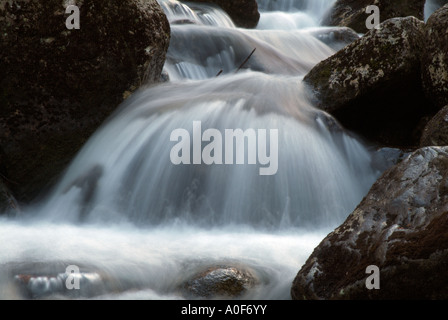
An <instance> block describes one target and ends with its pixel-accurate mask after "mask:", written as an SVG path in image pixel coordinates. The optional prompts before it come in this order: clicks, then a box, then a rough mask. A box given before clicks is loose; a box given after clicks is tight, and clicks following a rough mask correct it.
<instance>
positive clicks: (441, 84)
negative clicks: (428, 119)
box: [422, 4, 448, 108]
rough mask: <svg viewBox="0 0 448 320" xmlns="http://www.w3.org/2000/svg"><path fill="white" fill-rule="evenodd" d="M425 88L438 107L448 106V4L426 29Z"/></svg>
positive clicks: (429, 20) (423, 77) (423, 58)
mask: <svg viewBox="0 0 448 320" xmlns="http://www.w3.org/2000/svg"><path fill="white" fill-rule="evenodd" d="M425 33H426V35H425V43H424V46H423V48H424V49H423V53H422V79H423V87H424V90H425V93H426V94H427V97H428V99H430V100H431V101H432V102H433V103H434V104H435V105H436V106H437V107H439V108H442V107H444V106H445V105H447V104H448V4H447V5H445V6H443V7H442V8H440V9H439V10H437V11H436V12H434V13H433V14H432V15H431V16H430V17H429V19H428V21H427V23H426V27H425Z"/></svg>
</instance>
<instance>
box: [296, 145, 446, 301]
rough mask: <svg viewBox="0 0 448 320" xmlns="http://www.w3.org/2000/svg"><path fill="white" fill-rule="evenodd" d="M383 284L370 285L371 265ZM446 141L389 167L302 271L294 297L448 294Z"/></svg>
mask: <svg viewBox="0 0 448 320" xmlns="http://www.w3.org/2000/svg"><path fill="white" fill-rule="evenodd" d="M370 265H376V266H377V267H378V268H379V270H380V290H375V289H374V290H368V289H367V288H366V280H367V277H368V274H366V268H367V267H368V266H370ZM447 267H448V147H428V148H422V149H419V150H417V151H415V152H414V153H412V154H411V155H410V156H409V157H408V158H406V159H405V160H403V161H402V162H401V163H400V164H398V165H396V166H395V167H393V168H391V169H390V170H388V171H386V172H385V173H384V174H383V176H382V177H381V178H380V179H378V181H377V182H376V183H375V184H374V185H373V186H372V188H371V190H370V192H369V193H368V195H367V196H366V197H365V198H364V199H363V201H362V202H361V203H360V204H359V206H358V207H357V208H356V209H355V211H354V212H353V213H351V214H350V215H349V217H348V218H347V220H346V221H345V222H344V223H343V224H342V225H341V226H339V227H338V228H336V229H335V230H334V231H333V232H332V233H330V234H329V235H328V236H327V237H326V238H325V239H324V240H323V241H322V242H321V243H320V244H319V246H318V247H317V248H316V249H315V250H314V252H313V253H312V255H311V256H310V257H309V259H308V260H307V261H306V263H305V264H304V265H303V267H302V268H301V270H300V271H299V273H298V274H297V276H296V278H295V280H294V283H293V286H292V289H291V294H292V298H293V299H398V300H399V299H447V298H448V290H447V288H448V273H447V272H446V270H447Z"/></svg>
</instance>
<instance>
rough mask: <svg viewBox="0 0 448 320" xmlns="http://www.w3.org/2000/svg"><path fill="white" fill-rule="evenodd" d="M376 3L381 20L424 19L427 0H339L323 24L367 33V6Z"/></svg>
mask: <svg viewBox="0 0 448 320" xmlns="http://www.w3.org/2000/svg"><path fill="white" fill-rule="evenodd" d="M370 5H376V6H378V8H379V9H380V21H381V22H384V21H386V20H388V19H391V18H396V17H408V16H414V17H416V18H418V19H420V20H423V13H424V6H425V0H403V1H389V0H374V1H372V0H360V1H354V0H337V1H336V3H335V5H334V6H333V8H332V9H331V10H330V11H329V12H328V14H327V15H326V16H325V18H324V19H323V25H328V26H341V27H349V28H352V29H354V30H356V31H357V32H360V33H366V32H367V31H368V29H367V27H366V20H367V18H368V17H369V15H370V14H369V13H366V8H367V6H370Z"/></svg>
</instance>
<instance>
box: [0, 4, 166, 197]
mask: <svg viewBox="0 0 448 320" xmlns="http://www.w3.org/2000/svg"><path fill="white" fill-rule="evenodd" d="M63 3H65V2H64V1H60V0H46V1H40V0H11V1H2V2H1V4H0V32H1V35H2V41H1V42H0V70H1V73H2V77H1V79H0V110H1V112H0V149H1V150H0V151H1V152H0V163H1V164H2V168H1V172H0V174H2V175H3V176H5V177H6V178H8V180H13V181H15V182H16V183H17V184H14V185H12V186H11V188H12V191H13V193H14V195H15V196H16V197H17V199H18V200H19V201H29V200H31V199H33V198H34V197H35V196H36V194H37V193H38V192H39V191H40V190H41V189H42V188H43V186H44V185H45V184H46V183H47V182H49V181H51V179H52V178H54V177H55V176H56V175H57V174H58V173H60V172H61V170H62V169H63V168H64V167H65V166H66V165H67V163H68V162H69V161H70V160H71V158H72V157H73V155H74V154H75V153H76V152H77V151H78V150H79V148H80V147H81V146H82V144H83V143H84V142H85V141H86V140H87V139H88V138H89V136H90V135H91V134H92V133H93V132H94V131H95V130H96V128H97V127H98V126H99V125H100V124H101V123H102V122H103V121H104V120H105V119H106V118H107V116H108V115H109V114H110V113H111V112H112V111H113V110H114V109H115V108H116V107H117V106H118V104H119V103H121V102H122V100H123V94H124V93H126V92H127V93H129V92H132V91H134V90H136V89H137V88H138V87H139V86H140V85H142V84H145V83H151V82H155V81H159V79H160V75H161V72H162V68H163V64H164V61H165V54H166V51H167V49H168V45H169V39H170V27H169V24H168V21H167V19H166V16H165V14H164V13H163V11H162V9H161V8H160V6H159V4H158V3H157V1H156V0H148V1H140V0H126V1H123V0H110V1H91V0H85V1H74V2H73V3H74V4H77V5H78V6H79V9H80V29H79V30H77V29H71V30H69V29H67V27H66V19H67V18H68V17H69V14H66V13H65V7H64V6H63Z"/></svg>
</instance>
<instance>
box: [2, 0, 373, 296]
mask: <svg viewBox="0 0 448 320" xmlns="http://www.w3.org/2000/svg"><path fill="white" fill-rule="evenodd" d="M159 2H160V4H161V5H162V7H163V9H164V10H165V12H166V14H167V16H168V19H169V21H170V23H171V28H172V39H171V44H170V48H169V50H168V54H167V60H166V64H165V68H164V70H165V72H166V74H167V76H168V78H169V81H167V82H165V83H163V84H159V85H153V86H142V87H141V88H140V89H139V90H138V91H137V92H135V93H134V94H133V95H132V96H131V97H129V98H128V99H127V100H126V101H125V102H124V103H123V104H122V105H121V106H120V107H119V108H118V110H117V111H116V112H115V113H114V114H113V115H112V116H111V117H110V118H109V119H108V120H107V121H106V123H105V124H104V125H103V126H102V127H101V128H99V129H98V131H97V132H96V133H95V134H94V135H93V136H92V137H91V138H90V140H89V141H88V142H87V143H86V145H85V146H84V147H83V148H82V150H81V151H80V152H79V154H78V155H77V156H76V157H75V158H74V159H73V161H72V163H71V164H70V166H69V167H68V168H67V170H66V171H65V172H64V175H63V176H62V177H61V179H60V181H59V182H58V183H57V184H56V186H55V187H54V189H53V190H52V191H51V192H50V193H49V194H48V195H47V197H45V198H44V199H43V200H42V201H41V202H40V203H39V204H36V205H33V206H31V207H30V208H26V209H25V210H24V214H23V216H22V217H19V218H16V219H11V218H0V246H2V248H1V250H0V264H1V265H2V266H4V268H3V269H2V271H0V298H17V299H21V298H23V296H21V295H20V294H19V293H18V290H16V289H13V288H14V281H13V279H11V275H13V276H14V275H15V278H14V279H16V280H17V279H20V277H22V278H23V277H26V275H28V274H30V273H32V274H44V275H47V274H49V273H52V272H53V273H55V274H58V273H60V272H61V270H64V268H65V267H66V265H67V264H68V263H70V264H74V265H79V266H80V267H81V269H82V270H84V271H85V273H84V276H83V277H84V278H83V279H84V280H83V281H85V283H89V286H90V287H89V288H90V289H89V291H87V292H86V291H82V292H81V293H80V294H85V296H83V297H93V298H100V299H101V298H106V299H109V298H111V299H126V298H144V299H164V298H169V299H183V298H184V297H183V296H182V294H180V293H179V287H181V286H182V283H184V282H185V281H186V280H188V277H189V276H191V274H192V273H194V271H195V270H200V269H201V268H203V267H204V266H209V265H215V264H222V263H227V264H237V265H245V266H246V267H248V268H250V269H251V270H253V272H254V273H255V274H256V277H257V279H258V285H257V286H255V287H254V288H252V289H251V290H249V291H248V292H246V293H245V294H244V296H243V297H242V298H247V299H260V298H263V299H289V287H290V284H291V281H292V279H293V277H294V276H295V274H296V273H297V271H298V270H299V269H300V266H301V265H302V264H303V263H304V261H305V259H306V258H307V257H308V256H309V254H310V253H311V252H312V249H313V248H314V247H315V246H316V245H317V244H318V243H319V242H320V241H321V239H322V238H323V237H324V236H325V235H326V234H327V233H328V232H329V231H330V230H332V229H333V228H334V227H336V226H337V225H338V224H340V223H341V222H342V221H343V220H344V219H345V218H346V217H347V215H348V214H349V213H350V212H351V211H352V210H353V209H354V208H355V207H356V205H357V204H358V203H359V201H360V200H361V199H362V197H363V196H364V195H365V194H366V193H367V191H368V190H369V188H370V186H371V185H372V183H373V182H374V181H375V180H376V178H377V177H378V176H379V174H380V173H381V172H380V171H381V170H378V169H377V168H376V167H375V166H374V165H373V164H372V154H371V152H370V151H369V149H368V148H367V147H366V146H365V145H364V144H363V142H362V141H360V140H359V139H358V138H357V137H356V136H355V135H353V134H352V133H350V132H347V131H345V130H344V128H342V127H341V126H340V125H339V124H338V122H337V121H336V120H335V119H333V118H332V117H331V116H330V115H329V114H326V113H325V112H322V111H320V110H318V109H316V108H314V106H313V105H312V104H311V102H310V99H309V95H310V92H308V89H307V87H306V86H305V85H304V84H303V83H302V78H303V76H304V75H305V74H306V73H307V72H308V71H309V70H310V69H311V68H312V67H313V66H314V65H315V64H316V63H318V62H319V61H321V60H323V59H325V58H326V57H328V56H330V55H332V54H333V53H335V50H334V49H333V47H332V46H329V45H328V44H326V43H324V42H322V41H321V40H319V39H320V38H319V37H318V36H316V35H318V34H321V35H322V34H326V33H327V32H328V30H329V29H328V28H321V27H319V19H320V17H322V16H323V14H324V12H325V10H327V9H328V8H329V7H330V6H331V5H332V3H333V2H334V1H324V0H322V1H312V0H308V1H305V0H303V1H287V0H284V1H267V0H266V1H264V0H260V1H259V5H260V10H261V21H260V23H261V25H260V27H259V28H258V29H255V30H246V29H242V28H236V27H235V25H234V24H233V23H232V21H231V19H230V18H229V16H228V15H227V14H226V13H225V12H223V11H222V10H221V9H220V8H218V7H216V6H212V5H206V4H197V3H189V2H182V3H181V2H179V1H176V0H160V1H159ZM281 15H286V16H288V17H290V18H291V19H292V20H294V19H296V18H298V17H300V16H301V17H305V18H306V19H305V20H304V21H305V23H304V24H303V25H302V24H300V23H296V24H294V25H289V26H288V25H279V24H277V23H274V22H273V21H274V20H275V19H273V17H277V18H278V17H280V16H281ZM292 20H291V21H292ZM299 20H300V19H299ZM306 21H307V22H306ZM254 50H255V51H254ZM251 53H252V55H251ZM197 124H200V128H201V129H200V130H199V131H198V130H197V127H195V125H196V126H197ZM195 128H196V129H195ZM178 130H181V131H178ZM228 130H230V132H237V130H240V131H241V132H243V133H246V134H247V135H246V136H245V137H243V138H242V140H240V144H238V143H237V142H235V140H230V141H231V142H232V143H234V142H235V145H234V146H232V147H231V149H227V144H226V148H225V147H224V141H222V144H219V143H218V142H219V141H220V140H219V139H221V138H220V137H221V136H222V139H223V140H224V138H226V139H225V140H226V141H225V143H229V140H227V136H226V134H227V132H228ZM174 132H184V133H185V135H187V136H188V137H191V140H188V141H187V142H186V143H184V141H183V140H182V141H180V140H178V138H179V137H177V136H175V135H174V137H175V139H173V133H174ZM207 132H208V133H209V134H210V133H214V135H213V139H212V138H211V137H210V136H209V138H208V139H207V138H206V133H207ZM263 132H268V133H269V134H268V136H263V134H262V133H263ZM274 132H275V133H277V134H276V135H274V134H273V133H274ZM220 134H221V135H220ZM274 137H275V139H274ZM218 138H219V139H218ZM263 138H267V141H269V143H266V144H263V141H265V140H266V139H265V140H264V139H263ZM255 141H256V143H254V142H255ZM250 142H252V143H250ZM178 145H182V157H183V159H184V160H185V163H180V164H179V163H175V162H173V160H172V155H173V154H175V155H176V156H179V155H180V153H179V152H173V150H177V149H173V148H175V147H176V146H178ZM211 145H213V146H214V148H213V152H209V153H208V156H209V158H211V157H214V159H215V160H214V163H210V161H208V160H207V159H209V158H207V157H205V158H204V154H206V155H207V153H206V152H205V151H204V150H206V149H207V148H209V149H208V150H211ZM234 147H235V148H234ZM186 150H187V151H188V153H186V154H187V155H186V156H185V155H184V152H186ZM198 150H199V158H197V157H196V154H197V153H195V152H196V151H198ZM229 150H232V155H231V156H230V157H226V155H225V154H224V153H225V152H227V153H228V152H229ZM190 152H191V154H190ZM256 152H258V153H256ZM218 155H222V158H219V156H218ZM239 155H242V158H238V157H239ZM263 155H264V158H266V157H267V156H268V155H269V156H270V162H269V165H272V166H274V165H275V170H274V171H273V172H272V173H273V174H269V175H261V174H260V172H261V171H260V168H263V166H265V167H266V166H267V163H266V161H264V162H263V161H262V160H263V159H264V158H263V157H262V156H263ZM184 156H185V157H184ZM201 156H202V158H201ZM252 156H253V158H252ZM220 159H221V160H222V161H221V160H220ZM238 159H240V160H238ZM250 159H252V160H253V161H252V162H251V160H250ZM224 160H225V161H224ZM238 161H240V162H238ZM6 243H7V244H8V246H7V247H5V245H4V244H6ZM21 275H22V276H21ZM23 275H25V276H23ZM54 279H62V278H54ZM54 279H53V280H52V281H53V282H51V281H50V280H45V278H41V279H38V280H35V282H33V283H32V284H29V285H28V290H29V291H30V292H31V293H32V294H35V295H36V296H37V297H38V298H39V297H41V296H42V297H45V295H44V294H45V293H46V292H51V291H52V290H56V289H54V288H59V287H58V285H57V283H58V282H57V281H59V280H54ZM92 279H93V280H92ZM98 279H102V280H98ZM55 283H56V284H55ZM83 292H84V293H83Z"/></svg>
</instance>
